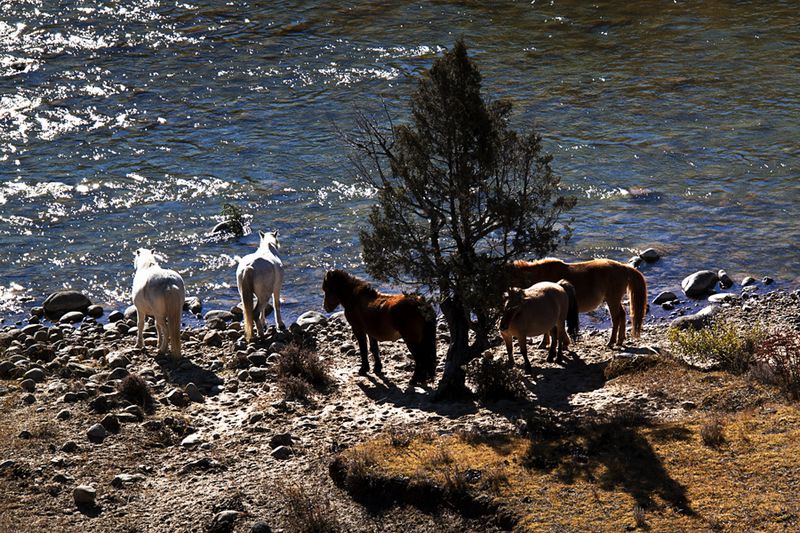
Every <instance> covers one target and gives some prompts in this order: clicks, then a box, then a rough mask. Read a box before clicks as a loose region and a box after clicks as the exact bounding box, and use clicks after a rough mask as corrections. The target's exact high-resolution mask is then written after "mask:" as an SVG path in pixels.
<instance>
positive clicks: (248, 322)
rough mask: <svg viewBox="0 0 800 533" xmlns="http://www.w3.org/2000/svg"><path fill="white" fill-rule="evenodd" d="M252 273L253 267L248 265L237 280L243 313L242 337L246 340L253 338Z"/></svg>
mask: <svg viewBox="0 0 800 533" xmlns="http://www.w3.org/2000/svg"><path fill="white" fill-rule="evenodd" d="M253 274H254V271H253V267H252V266H248V267H246V268H245V269H244V270H242V276H241V279H240V280H239V295H240V296H241V297H242V311H243V314H244V338H245V339H247V340H248V341H249V340H250V339H252V338H253V292H254V291H253Z"/></svg>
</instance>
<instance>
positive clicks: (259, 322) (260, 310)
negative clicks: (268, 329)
mask: <svg viewBox="0 0 800 533" xmlns="http://www.w3.org/2000/svg"><path fill="white" fill-rule="evenodd" d="M262 302H264V299H263V298H261V297H259V298H258V303H256V306H255V307H254V308H253V319H254V320H255V321H256V333H257V334H258V338H259V339H260V338H263V337H264V324H265V320H264V307H266V304H265V303H262Z"/></svg>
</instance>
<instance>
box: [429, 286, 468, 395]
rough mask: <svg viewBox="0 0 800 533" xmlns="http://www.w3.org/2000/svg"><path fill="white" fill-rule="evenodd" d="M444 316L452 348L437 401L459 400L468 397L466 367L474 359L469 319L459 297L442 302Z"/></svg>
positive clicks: (445, 364)
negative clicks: (470, 341)
mask: <svg viewBox="0 0 800 533" xmlns="http://www.w3.org/2000/svg"><path fill="white" fill-rule="evenodd" d="M441 309H442V314H443V315H444V318H445V320H447V327H448V328H449V330H450V346H449V347H448V348H447V357H446V359H445V363H444V373H443V374H442V379H441V380H439V385H438V387H437V389H436V394H435V399H437V400H444V399H459V398H464V397H468V396H469V395H470V391H469V389H468V388H467V386H466V384H465V381H466V373H465V371H464V365H466V364H467V363H468V362H469V361H470V360H471V359H472V350H471V349H470V346H469V317H468V316H467V312H466V310H465V309H464V304H463V303H462V302H461V300H460V299H459V298H458V297H449V298H447V299H446V300H444V301H443V302H442V306H441Z"/></svg>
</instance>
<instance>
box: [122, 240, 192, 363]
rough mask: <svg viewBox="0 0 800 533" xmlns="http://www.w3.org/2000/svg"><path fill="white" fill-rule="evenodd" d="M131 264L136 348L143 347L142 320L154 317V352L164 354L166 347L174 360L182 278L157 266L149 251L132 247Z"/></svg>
mask: <svg viewBox="0 0 800 533" xmlns="http://www.w3.org/2000/svg"><path fill="white" fill-rule="evenodd" d="M133 266H134V267H136V274H135V275H134V276H133V291H132V295H133V305H135V306H136V316H137V322H138V324H137V326H138V327H137V337H136V346H137V348H142V347H144V337H143V335H142V332H143V330H144V321H145V317H146V316H147V315H150V316H152V317H153V318H155V319H156V331H157V332H158V353H159V354H162V353H166V352H167V346H168V345H169V349H170V351H171V352H172V357H173V358H174V359H179V358H180V356H181V314H182V313H183V302H184V300H185V299H186V289H185V288H184V286H183V278H181V276H180V274H178V273H177V272H175V271H174V270H166V269H163V268H161V267H160V266H158V262H157V261H156V256H155V254H154V253H153V251H152V250H147V249H146V248H140V249H138V250H136V254H135V258H134V260H133Z"/></svg>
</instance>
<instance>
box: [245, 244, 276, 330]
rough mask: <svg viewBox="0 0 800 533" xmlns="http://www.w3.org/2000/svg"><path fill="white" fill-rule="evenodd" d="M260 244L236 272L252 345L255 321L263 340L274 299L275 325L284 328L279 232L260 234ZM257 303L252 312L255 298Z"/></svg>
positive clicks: (246, 325)
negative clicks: (270, 302)
mask: <svg viewBox="0 0 800 533" xmlns="http://www.w3.org/2000/svg"><path fill="white" fill-rule="evenodd" d="M258 235H259V238H260V243H259V245H258V250H256V251H255V252H254V253H252V254H248V255H246V256H244V257H242V258H241V259H240V260H239V266H238V268H237V269H236V284H237V285H238V286H239V296H241V298H242V308H243V309H244V334H245V338H246V339H247V340H248V341H249V340H251V339H252V338H253V320H254V319H255V322H256V329H257V330H258V336H259V337H263V336H264V325H265V320H264V311H265V310H266V308H267V305H268V303H269V297H270V295H272V305H273V306H274V307H275V324H276V325H277V326H278V327H279V328H283V327H284V325H283V320H282V319H281V285H282V284H283V263H282V262H281V260H280V258H279V257H278V250H279V249H280V245H279V244H278V232H277V231H276V232H275V233H264V232H262V231H259V232H258ZM254 295H255V296H256V298H257V299H258V302H257V303H256V306H255V309H254V308H253V296H254Z"/></svg>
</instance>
